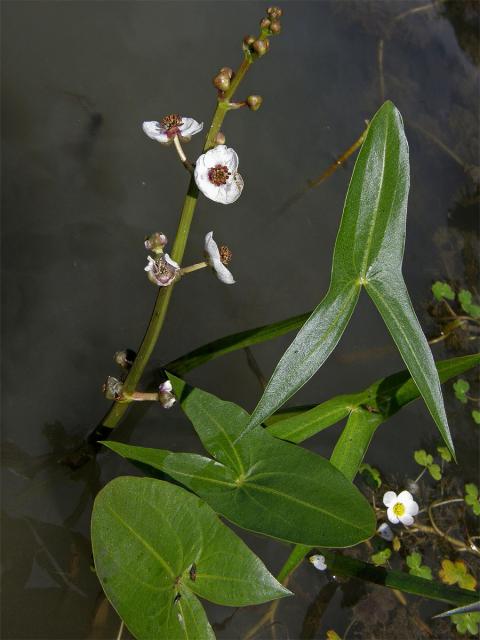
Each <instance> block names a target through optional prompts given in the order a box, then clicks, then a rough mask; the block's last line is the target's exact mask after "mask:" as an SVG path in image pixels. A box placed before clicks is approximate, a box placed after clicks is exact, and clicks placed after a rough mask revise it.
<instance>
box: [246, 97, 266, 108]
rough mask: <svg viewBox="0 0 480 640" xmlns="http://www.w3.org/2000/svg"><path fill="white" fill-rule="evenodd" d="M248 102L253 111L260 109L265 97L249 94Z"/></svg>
mask: <svg viewBox="0 0 480 640" xmlns="http://www.w3.org/2000/svg"><path fill="white" fill-rule="evenodd" d="M246 102H247V105H248V108H249V109H251V110H252V111H258V109H260V107H261V106H262V102H263V98H262V96H248V98H247V100H246Z"/></svg>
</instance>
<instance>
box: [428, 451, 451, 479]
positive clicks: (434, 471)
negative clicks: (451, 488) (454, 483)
mask: <svg viewBox="0 0 480 640" xmlns="http://www.w3.org/2000/svg"><path fill="white" fill-rule="evenodd" d="M449 453H450V452H449ZM427 469H428V473H429V474H430V475H431V476H432V478H433V479H434V480H441V479H442V471H441V469H440V467H439V465H438V464H429V465H428V467H427Z"/></svg>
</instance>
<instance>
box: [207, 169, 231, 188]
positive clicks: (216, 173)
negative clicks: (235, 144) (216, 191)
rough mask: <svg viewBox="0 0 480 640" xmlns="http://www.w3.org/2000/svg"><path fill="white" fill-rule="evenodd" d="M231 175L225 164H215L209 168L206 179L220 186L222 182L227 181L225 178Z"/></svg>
mask: <svg viewBox="0 0 480 640" xmlns="http://www.w3.org/2000/svg"><path fill="white" fill-rule="evenodd" d="M231 175H232V174H231V173H230V171H229V170H228V169H227V167H226V166H225V165H222V164H217V165H215V166H214V167H212V168H211V169H210V170H209V172H208V179H209V180H210V182H211V183H212V184H214V185H215V186H216V187H220V186H221V185H222V184H226V183H227V180H228V178H229V177H230V176H231Z"/></svg>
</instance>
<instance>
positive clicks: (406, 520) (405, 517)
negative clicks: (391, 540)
mask: <svg viewBox="0 0 480 640" xmlns="http://www.w3.org/2000/svg"><path fill="white" fill-rule="evenodd" d="M400 522H401V523H402V524H404V525H405V526H406V527H409V526H410V525H411V524H413V518H412V516H410V515H408V513H405V514H404V515H403V516H400Z"/></svg>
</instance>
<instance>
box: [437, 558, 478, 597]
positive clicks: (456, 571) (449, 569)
mask: <svg viewBox="0 0 480 640" xmlns="http://www.w3.org/2000/svg"><path fill="white" fill-rule="evenodd" d="M438 575H439V576H440V579H441V581H442V582H445V584H458V585H459V587H461V588H462V589H469V590H471V591H474V590H475V587H476V586H477V581H476V580H475V578H474V577H473V576H472V575H471V574H470V573H469V572H468V567H467V565H466V564H465V562H464V561H463V560H455V562H452V561H451V560H448V559H444V560H442V568H441V569H440V571H439V572H438Z"/></svg>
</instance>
